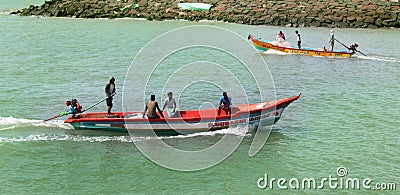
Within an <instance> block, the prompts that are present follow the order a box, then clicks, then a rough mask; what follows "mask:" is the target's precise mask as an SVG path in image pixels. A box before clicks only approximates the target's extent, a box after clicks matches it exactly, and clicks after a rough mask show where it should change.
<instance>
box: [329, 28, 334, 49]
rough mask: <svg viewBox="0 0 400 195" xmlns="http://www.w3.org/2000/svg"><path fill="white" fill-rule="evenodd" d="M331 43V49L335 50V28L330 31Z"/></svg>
mask: <svg viewBox="0 0 400 195" xmlns="http://www.w3.org/2000/svg"><path fill="white" fill-rule="evenodd" d="M329 43H330V44H331V51H333V46H334V45H335V35H334V34H333V30H331V33H330V39H329Z"/></svg>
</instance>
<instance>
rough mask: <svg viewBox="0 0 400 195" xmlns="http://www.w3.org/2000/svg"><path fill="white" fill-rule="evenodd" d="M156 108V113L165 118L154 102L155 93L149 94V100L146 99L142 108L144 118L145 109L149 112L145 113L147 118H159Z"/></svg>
mask: <svg viewBox="0 0 400 195" xmlns="http://www.w3.org/2000/svg"><path fill="white" fill-rule="evenodd" d="M156 109H157V110H158V113H160V115H161V116H162V117H163V118H165V117H164V114H163V113H162V110H161V109H160V107H159V106H158V103H157V102H156V96H155V95H151V96H150V101H148V102H147V103H146V107H145V108H144V111H143V118H144V116H145V114H146V111H147V110H149V112H148V113H147V118H149V119H155V118H160V117H159V116H158V115H157V111H156Z"/></svg>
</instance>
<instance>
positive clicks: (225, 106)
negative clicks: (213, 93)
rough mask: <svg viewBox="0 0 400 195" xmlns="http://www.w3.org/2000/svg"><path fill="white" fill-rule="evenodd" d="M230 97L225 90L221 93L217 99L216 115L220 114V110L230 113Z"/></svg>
mask: <svg viewBox="0 0 400 195" xmlns="http://www.w3.org/2000/svg"><path fill="white" fill-rule="evenodd" d="M231 105H232V98H231V97H228V94H227V93H226V92H224V93H222V97H221V98H220V99H219V108H218V116H220V115H221V110H225V114H226V115H228V114H231Z"/></svg>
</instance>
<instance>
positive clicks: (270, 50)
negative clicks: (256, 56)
mask: <svg viewBox="0 0 400 195" xmlns="http://www.w3.org/2000/svg"><path fill="white" fill-rule="evenodd" d="M262 54H268V55H271V54H272V55H291V54H290V53H286V52H282V51H278V50H273V49H269V50H267V51H263V52H262Z"/></svg>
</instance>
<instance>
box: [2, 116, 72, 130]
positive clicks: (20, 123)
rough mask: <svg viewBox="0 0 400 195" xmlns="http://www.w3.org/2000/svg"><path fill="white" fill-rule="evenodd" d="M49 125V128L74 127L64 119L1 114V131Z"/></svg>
mask: <svg viewBox="0 0 400 195" xmlns="http://www.w3.org/2000/svg"><path fill="white" fill-rule="evenodd" d="M30 126H32V127H48V128H60V129H71V128H72V127H71V126H70V125H68V124H64V121H62V120H53V121H47V122H43V121H42V120H32V119H23V118H14V117H12V116H10V117H2V116H0V131H1V130H10V129H15V128H20V127H30Z"/></svg>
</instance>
